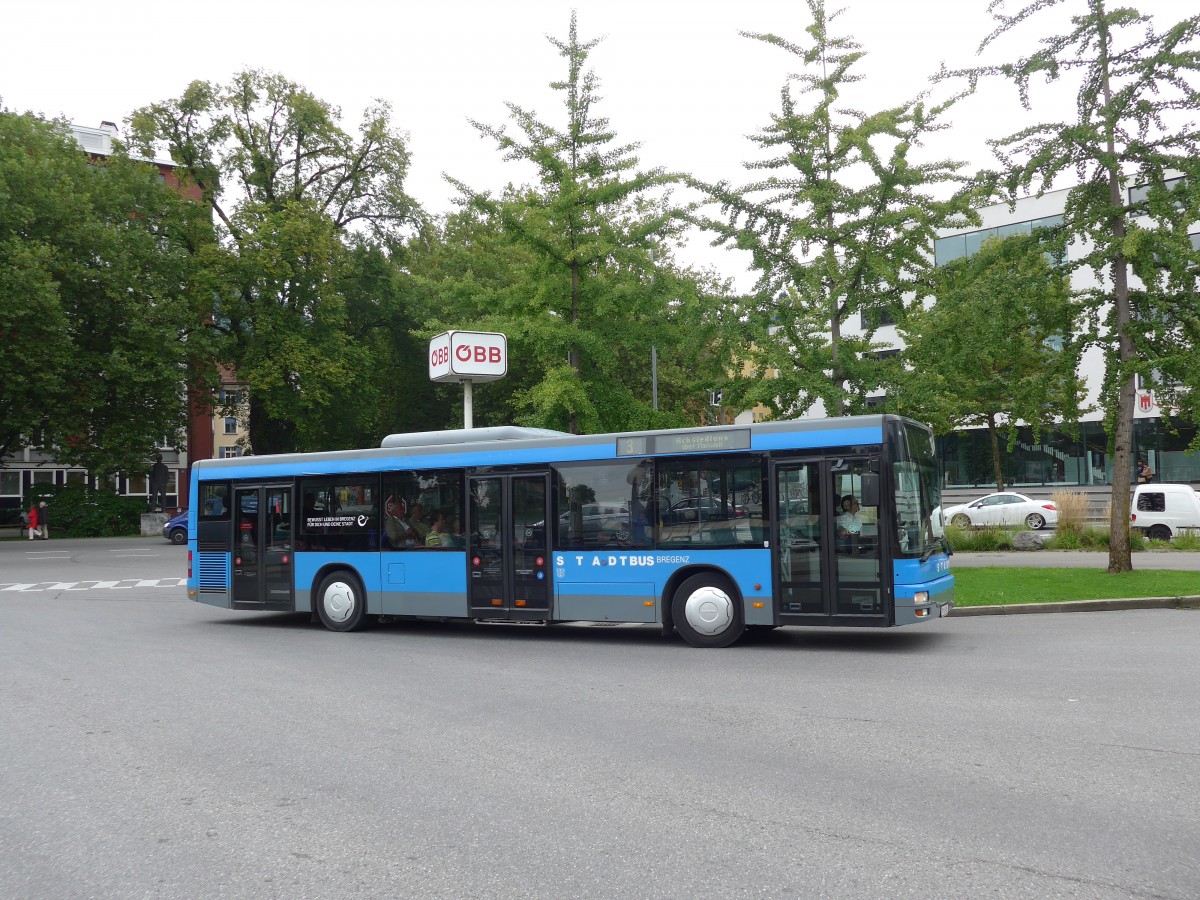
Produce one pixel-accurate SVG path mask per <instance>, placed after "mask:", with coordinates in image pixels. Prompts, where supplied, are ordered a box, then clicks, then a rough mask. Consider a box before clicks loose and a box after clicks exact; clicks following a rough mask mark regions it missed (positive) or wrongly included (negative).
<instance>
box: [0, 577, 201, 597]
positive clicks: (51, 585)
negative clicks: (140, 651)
mask: <svg viewBox="0 0 1200 900" xmlns="http://www.w3.org/2000/svg"><path fill="white" fill-rule="evenodd" d="M185 584H187V579H186V578H125V579H122V580H120V581H33V582H27V583H25V582H8V583H0V591H3V592H5V593H22V594H32V593H36V592H39V591H103V590H109V591H127V590H129V589H131V588H143V587H183V586H184V585H185Z"/></svg>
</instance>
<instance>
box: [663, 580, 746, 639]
mask: <svg viewBox="0 0 1200 900" xmlns="http://www.w3.org/2000/svg"><path fill="white" fill-rule="evenodd" d="M671 617H672V618H673V619H674V621H675V630H676V631H678V632H679V633H680V634H681V635H682V636H683V639H684V640H685V641H687V642H688V643H689V644H691V645H692V646H693V647H728V646H729V645H730V644H732V643H733V642H734V641H736V640H737V639H738V638H740V637H741V636H742V632H743V631H745V630H746V626H745V624H744V623H743V622H742V611H741V604H740V603H739V602H738V600H737V598H736V592H735V591H734V590H733V586H732V585H730V584H729V582H728V581H727V580H726V579H724V578H722V577H721V576H719V575H710V574H705V573H702V574H699V575H693V576H692V577H690V578H688V579H687V580H686V581H684V583H683V584H681V585H680V586H679V588H678V590H676V591H675V596H674V597H673V598H672V599H671Z"/></svg>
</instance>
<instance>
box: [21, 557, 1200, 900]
mask: <svg viewBox="0 0 1200 900" xmlns="http://www.w3.org/2000/svg"><path fill="white" fill-rule="evenodd" d="M67 543H68V542H63V547H62V549H63V550H66V546H65V545H66V544H67ZM87 543H88V546H87V547H86V548H84V549H81V550H79V551H78V552H77V553H76V554H75V556H76V557H78V559H77V560H74V561H73V560H72V559H71V554H70V553H69V552H68V553H67V555H66V556H64V557H62V558H58V559H55V560H54V561H53V562H50V561H46V562H45V563H33V562H29V561H26V560H25V559H24V554H25V553H29V552H32V551H31V550H30V549H29V548H25V547H21V548H14V547H12V546H11V545H9V544H5V545H0V567H2V572H0V582H10V580H11V579H10V577H9V575H10V573H11V572H13V571H14V569H20V570H21V573H22V577H23V578H24V577H26V576H27V575H29V576H30V577H32V576H35V575H45V576H48V577H54V578H56V579H58V580H57V581H56V582H54V584H76V585H79V584H80V583H81V582H80V581H77V580H75V579H74V578H73V577H65V576H74V575H83V574H87V575H94V574H95V573H96V572H97V571H99V570H101V569H103V570H104V571H105V573H106V574H107V575H108V576H109V577H107V578H105V579H102V581H103V582H104V583H107V582H113V584H112V585H111V586H99V585H96V586H90V587H84V588H79V587H76V588H71V589H57V588H53V587H44V586H43V585H46V584H49V583H50V582H48V581H47V580H46V579H45V578H40V577H39V578H37V580H36V582H35V584H36V589H31V590H17V591H13V590H0V685H2V688H0V691H2V696H3V702H0V799H2V802H0V896H6V897H22V898H61V897H83V896H97V897H134V896H138V897H144V896H153V897H196V896H220V897H289V898H292V897H322V898H324V897H351V896H353V897H454V898H485V897H486V898H492V897H522V898H524V897H547V898H551V897H553V898H561V897H639V898H648V897H687V898H691V897H750V896H754V897H797V896H816V897H819V896H830V897H833V896H836V897H892V896H915V897H979V896H994V897H1030V898H1034V897H1037V898H1043V897H1088V898H1093V897H1100V898H1108V897H1159V898H1164V897H1165V898H1193V897H1196V896H1200V850H1198V849H1197V848H1200V806H1198V805H1197V803H1196V797H1197V796H1200V764H1198V763H1200V692H1197V690H1196V685H1195V673H1196V659H1197V658H1198V657H1200V612H1197V611H1193V610H1135V611H1127V612H1110V613H1081V614H1073V615H1058V616H1056V615H1048V616H1007V617H994V618H978V619H942V620H935V621H932V622H930V623H928V624H927V625H922V626H916V627H910V628H906V629H895V630H890V631H870V632H851V631H832V632H831V631H817V630H791V629H785V630H781V631H776V632H772V633H769V634H766V635H761V636H757V637H755V638H754V639H752V640H748V641H746V642H745V643H742V644H739V645H737V646H735V647H733V648H729V649H727V650H717V651H703V650H694V649H691V648H689V647H687V646H685V645H684V644H683V643H682V642H681V641H679V640H677V639H662V638H660V637H658V636H657V634H656V632H655V631H654V630H653V629H648V628H644V627H636V626H635V627H606V628H602V627H588V626H584V627H560V628H550V629H537V628H519V629H513V628H487V627H478V626H469V625H444V624H437V623H416V624H404V625H391V626H385V627H381V628H377V629H375V630H373V631H369V632H365V633H361V634H353V635H336V634H331V633H328V632H325V631H323V630H322V629H320V628H318V627H315V626H310V625H309V624H308V623H307V617H303V616H300V617H298V616H290V615H256V614H245V613H231V612H226V611H222V610H215V609H210V608H208V607H204V606H201V605H198V604H194V603H191V602H189V601H187V600H185V599H183V590H182V589H181V588H178V587H174V586H165V585H151V584H149V582H152V581H155V580H158V579H160V578H162V579H170V578H173V577H174V576H176V575H178V574H180V572H179V569H178V567H177V564H178V563H180V561H182V560H183V558H184V556H185V552H184V551H182V550H181V549H180V548H171V547H168V546H166V545H155V544H153V543H151V542H145V541H142V542H139V541H133V542H124V544H125V546H124V548H122V547H119V546H118V547H110V546H108V544H109V542H87ZM112 543H114V544H121V543H122V542H112ZM53 545H54V542H53V541H52V542H50V544H48V545H41V546H39V547H38V548H37V550H38V552H45V551H46V550H47V549H51V550H56V551H58V550H59V549H60V548H55V547H54V546H53ZM139 545H141V548H140V549H141V550H142V552H145V553H150V552H155V554H156V555H153V556H135V555H132V553H131V552H130V550H131V549H136V548H138V547H139ZM122 549H124V551H125V552H123V553H117V552H109V551H110V550H112V551H116V550H122ZM158 551H161V552H158ZM127 554H128V555H127ZM18 557H19V558H20V561H19V562H18ZM118 557H121V558H120V559H118ZM28 566H34V567H36V571H35V570H30V569H27V568H26V567H28ZM130 581H137V582H145V584H144V585H138V584H134V585H130V586H125V584H126V583H127V582H130ZM23 583H24V582H23Z"/></svg>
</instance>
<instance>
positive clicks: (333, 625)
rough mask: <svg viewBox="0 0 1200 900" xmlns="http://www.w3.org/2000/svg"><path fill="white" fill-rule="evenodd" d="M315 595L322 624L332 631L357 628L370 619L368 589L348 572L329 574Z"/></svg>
mask: <svg viewBox="0 0 1200 900" xmlns="http://www.w3.org/2000/svg"><path fill="white" fill-rule="evenodd" d="M315 599H316V603H317V615H319V616H320V617H321V624H322V625H324V626H325V627H326V628H328V629H329V630H330V631H357V630H358V629H360V628H362V627H363V625H365V624H366V622H367V597H366V593H365V592H364V591H363V589H362V585H361V584H360V583H359V581H358V579H357V578H355V577H354V576H353V575H351V574H350V573H349V572H334V573H333V574H332V575H326V576H325V578H323V579H322V580H321V586H320V587H319V588H317V593H316V598H315Z"/></svg>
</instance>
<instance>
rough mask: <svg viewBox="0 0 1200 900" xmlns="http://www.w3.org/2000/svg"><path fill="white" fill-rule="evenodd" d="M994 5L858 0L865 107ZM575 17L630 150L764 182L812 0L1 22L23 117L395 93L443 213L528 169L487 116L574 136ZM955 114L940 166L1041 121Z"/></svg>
mask: <svg viewBox="0 0 1200 900" xmlns="http://www.w3.org/2000/svg"><path fill="white" fill-rule="evenodd" d="M1077 2H1079V3H1080V5H1082V0H1077ZM986 5H987V3H986V0H907V2H899V0H847V2H846V3H845V4H844V6H845V12H844V14H843V15H842V16H841V18H840V19H838V20H837V23H835V26H834V28H833V29H832V31H833V32H834V33H840V34H849V35H852V36H853V37H854V38H855V39H857V40H858V42H859V43H860V44H862V46H863V49H864V50H865V51H867V57H866V59H865V60H864V61H863V62H862V63H860V65H859V69H858V71H859V72H860V73H861V74H862V75H863V76H864V83H863V85H862V86H861V88H860V90H862V91H864V94H863V97H862V99H861V100H860V102H861V105H862V106H864V107H866V108H868V109H879V108H882V107H883V106H884V105H885V104H887V103H891V102H897V101H900V100H903V99H906V98H908V97H911V96H913V95H915V94H916V93H918V92H920V91H922V90H924V89H926V88H927V87H928V78H929V75H930V74H931V73H933V72H934V71H936V69H937V67H938V65H939V64H940V63H941V62H942V61H945V62H946V64H947V65H948V66H950V67H951V68H955V67H962V66H969V65H972V64H975V63H976V62H977V57H976V56H975V50H976V47H977V46H978V44H979V41H980V39H981V38H982V37H983V36H984V35H985V34H986V33H987V32H988V30H990V19H989V17H988V16H987V14H986ZM1010 5H1012V3H1011V0H1010ZM1138 7H1139V8H1140V9H1141V10H1142V11H1143V12H1145V13H1147V14H1150V15H1154V16H1156V20H1157V24H1158V26H1159V28H1160V29H1162V28H1165V27H1167V25H1168V24H1169V23H1171V22H1174V21H1175V20H1176V19H1178V18H1180V17H1182V16H1183V15H1186V14H1187V11H1188V9H1187V8H1188V7H1190V4H1187V3H1184V2H1182V0H1141V2H1139V3H1138ZM572 8H574V9H576V10H577V11H578V16H579V34H580V38H581V39H582V40H590V39H592V38H597V37H602V38H603V39H604V40H603V42H602V43H601V44H600V45H599V46H598V47H597V48H596V49H595V50H594V51H593V53H592V55H591V58H590V63H591V66H592V68H593V69H594V70H595V72H596V74H597V75H598V76H599V78H600V80H601V90H600V94H601V96H602V97H603V102H602V103H601V104H600V106H599V107H598V112H599V114H600V115H603V116H606V117H607V118H609V120H610V123H611V125H612V127H613V129H614V130H615V131H616V134H617V137H618V138H619V140H620V141H621V142H640V143H641V144H642V148H641V151H640V156H641V159H642V162H643V164H644V165H645V166H664V167H666V168H668V169H671V170H674V171H684V172H688V173H690V174H693V175H696V176H697V177H700V178H703V179H705V180H709V181H716V180H720V179H729V180H731V181H733V182H735V183H736V182H739V181H742V180H744V179H745V174H744V170H743V169H742V166H741V164H742V162H743V161H745V160H747V159H749V158H751V157H752V155H753V150H752V148H751V146H750V144H749V142H748V141H747V140H746V138H745V136H746V135H747V134H749V133H751V132H754V131H756V130H758V129H759V128H760V127H762V126H763V125H764V124H766V123H767V122H768V121H769V115H770V113H771V112H773V111H775V110H777V109H778V102H779V89H780V86H781V85H782V84H783V81H784V78H785V76H786V74H787V73H788V72H791V71H796V70H797V66H796V62H798V60H796V58H795V57H793V56H791V55H790V54H788V53H786V52H785V51H783V50H780V49H777V48H774V47H770V46H768V45H766V44H763V43H760V42H757V41H751V40H749V39H747V38H744V37H741V36H739V34H738V32H739V31H764V32H774V33H776V34H779V35H781V36H783V37H785V38H787V39H789V40H792V41H794V42H797V43H801V42H804V40H805V38H806V35H805V34H804V28H805V27H806V26H807V25H808V24H809V16H808V9H807V6H806V5H805V4H804V3H803V2H802V0H788V2H783V0H774V2H769V0H732V2H728V3H717V2H706V0H691V2H682V0H640V2H634V0H577V2H574V3H568V2H551V0H523V2H522V0H509V2H500V0H492V2H488V0H462V2H459V0H441V2H437V0H433V2H431V0H421V2H415V3H405V2H382V0H380V2H374V3H370V2H363V0H341V2H309V0H293V2H288V3H271V4H267V3H263V2H255V0H240V2H230V0H208V2H202V3H198V4H180V3H176V4H146V3H136V4H135V3H131V2H127V0H109V2H107V3H97V2H95V0H85V2H80V0H41V2H35V0H15V2H12V3H9V4H6V5H5V9H4V11H3V13H0V98H2V100H3V105H4V106H5V107H7V108H9V109H13V110H17V111H20V112H24V111H30V110H31V111H34V112H38V113H41V114H44V115H47V116H51V117H56V116H62V117H64V118H66V119H68V120H70V121H72V122H75V123H78V124H83V125H90V126H96V125H98V124H99V123H100V121H101V120H105V119H107V120H110V121H115V122H117V123H118V124H122V123H123V120H124V119H125V117H126V116H128V115H129V114H130V113H131V112H132V111H133V110H134V109H136V108H137V107H139V106H143V105H146V104H149V103H152V102H155V101H158V100H162V99H166V98H169V97H176V96H178V95H179V94H180V93H181V92H182V90H183V89H184V87H185V86H186V85H187V84H188V82H190V81H192V80H195V79H205V80H210V81H218V82H225V81H227V80H228V79H229V77H230V76H231V75H232V74H233V73H235V72H237V71H239V70H241V69H243V68H247V67H254V68H263V69H268V70H272V71H276V72H280V73H282V74H283V75H285V76H287V77H288V78H290V79H292V80H293V81H296V82H299V83H300V84H302V85H304V86H305V87H307V88H308V89H309V90H311V91H312V92H313V93H314V94H316V95H317V96H318V97H321V98H322V99H324V100H327V101H329V102H331V103H334V104H336V105H338V106H340V107H341V108H342V111H343V116H344V125H345V126H346V127H347V128H348V129H353V127H354V126H355V125H356V124H357V122H358V119H359V116H360V114H361V111H362V109H363V107H364V105H365V104H366V103H367V102H368V101H370V100H371V99H372V98H376V97H378V98H382V99H385V100H387V101H389V102H390V103H391V104H392V107H393V113H394V118H393V121H394V124H395V125H396V126H397V127H398V128H400V129H401V130H403V131H405V132H407V133H408V135H409V138H410V148H411V151H412V154H413V166H412V172H411V175H410V179H409V182H408V187H409V190H410V192H411V193H412V194H413V195H414V196H415V197H416V198H417V199H418V200H419V201H420V202H421V203H422V204H423V205H424V206H425V207H426V209H427V210H429V211H430V212H434V213H439V212H445V211H447V210H448V209H449V208H450V203H449V198H450V197H451V195H452V193H453V191H452V189H451V188H450V186H449V185H447V184H446V183H445V181H444V180H443V178H442V173H449V174H450V175H453V176H454V177H456V178H458V179H460V180H462V181H464V182H466V183H467V184H469V185H471V186H472V187H474V188H479V189H498V188H501V187H503V185H504V184H506V183H507V182H510V181H512V182H517V183H520V182H522V181H524V180H526V179H527V178H528V173H527V172H526V171H524V170H522V169H519V168H517V167H516V166H515V164H511V163H509V164H504V163H502V161H501V159H500V155H499V153H498V152H497V151H496V149H495V147H494V145H493V144H492V143H491V142H490V141H487V140H485V139H483V138H481V137H480V136H479V134H478V132H476V131H475V130H474V129H473V128H472V127H471V126H470V124H469V123H468V121H467V120H468V119H469V118H471V119H476V120H478V121H482V122H485V123H488V124H491V125H501V124H504V123H505V122H506V121H507V110H506V108H505V106H504V102H505V101H511V102H514V103H517V104H520V105H522V106H524V107H526V108H531V109H533V110H535V111H536V112H537V113H538V114H539V116H540V117H541V118H542V119H543V120H545V121H548V122H549V123H551V124H553V125H561V123H562V120H563V117H562V112H561V109H562V107H561V101H560V100H559V99H557V97H556V95H555V94H554V92H553V91H551V90H550V88H549V87H548V83H549V82H550V81H551V80H557V79H560V78H562V77H563V75H564V72H565V67H564V66H563V65H562V61H561V59H560V57H559V56H558V55H557V53H556V51H555V49H554V48H553V47H552V46H551V45H550V44H549V42H548V41H547V40H546V37H545V36H546V35H547V34H550V35H553V36H555V37H557V38H560V39H565V37H566V34H567V28H568V24H569V19H570V11H571V9H572ZM830 8H836V5H835V3H831V4H830ZM1034 38H1035V35H1034V34H1033V32H1032V31H1031V30H1030V29H1028V28H1026V29H1025V30H1024V31H1023V32H1021V36H1020V37H1017V36H1011V37H1009V38H1007V39H1005V41H1004V43H1002V44H1001V45H1000V49H1002V50H1003V52H1004V55H1005V56H1006V57H1008V56H1015V55H1017V54H1018V53H1021V52H1028V50H1029V49H1031V43H1030V42H1031V41H1032V40H1034ZM1039 98H1045V99H1046V100H1047V102H1048V103H1050V104H1051V106H1050V108H1043V109H1042V110H1041V112H1042V115H1041V116H1040V118H1042V119H1047V118H1052V117H1054V116H1055V115H1058V114H1060V113H1061V114H1062V115H1063V116H1067V115H1069V114H1070V109H1069V104H1070V98H1069V97H1063V96H1062V95H1061V94H1060V95H1059V96H1058V97H1057V98H1053V97H1051V95H1049V94H1047V93H1045V92H1039V93H1035V100H1037V99H1039ZM1055 102H1057V103H1058V104H1060V106H1059V107H1058V108H1054V106H1053V104H1054V103H1055ZM1064 103H1065V104H1067V108H1066V109H1063V108H1062V106H1061V104H1064ZM951 118H952V122H953V126H954V127H953V129H952V130H951V131H949V132H947V133H944V134H942V135H939V136H938V137H937V139H936V142H934V143H932V144H931V145H930V146H929V148H928V150H927V152H928V153H929V155H930V157H929V158H956V159H962V160H965V161H967V162H968V163H969V164H970V166H971V170H972V171H973V170H974V169H976V168H978V167H980V166H984V165H989V164H991V157H990V152H989V150H988V149H987V146H986V144H985V140H986V138H988V137H995V136H1000V135H1003V134H1006V133H1009V132H1011V131H1013V130H1015V128H1017V127H1019V126H1020V125H1021V124H1023V122H1024V121H1026V120H1025V119H1023V118H1022V117H1021V113H1020V107H1019V104H1018V103H1017V100H1016V95H1015V90H1013V89H1012V88H1011V87H1010V86H1007V85H1005V86H1002V85H996V86H995V87H994V88H990V89H987V90H985V91H983V92H981V93H980V94H979V95H977V96H976V97H973V98H970V99H969V100H967V101H964V102H963V103H961V104H960V105H959V106H958V107H956V108H955V110H954V111H953V113H952V116H951ZM688 254H690V260H689V261H692V262H695V263H698V264H701V265H711V266H713V267H715V268H718V269H719V270H720V271H721V272H722V273H723V274H725V275H726V276H728V277H733V278H735V279H737V280H738V282H739V283H740V284H742V285H744V286H748V282H747V281H746V278H745V275H744V261H743V260H742V259H741V258H740V257H737V256H734V255H731V254H728V253H726V252H724V251H713V250H709V249H707V248H706V247H705V246H704V243H703V242H702V241H694V242H693V243H692V247H691V248H690V249H689V251H688Z"/></svg>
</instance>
